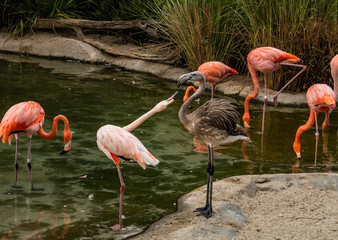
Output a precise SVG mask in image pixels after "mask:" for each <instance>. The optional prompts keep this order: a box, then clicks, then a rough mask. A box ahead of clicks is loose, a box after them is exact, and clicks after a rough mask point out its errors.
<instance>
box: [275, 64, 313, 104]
mask: <svg viewBox="0 0 338 240" xmlns="http://www.w3.org/2000/svg"><path fill="white" fill-rule="evenodd" d="M280 64H281V65H287V66H294V67H301V68H302V70H300V71H299V72H298V73H297V74H296V75H295V76H294V77H293V78H292V79H291V80H290V81H289V82H287V83H286V84H285V85H284V87H282V89H281V90H280V91H279V92H278V93H276V95H275V96H274V97H273V104H274V106H275V107H276V106H277V97H278V95H279V94H280V93H281V92H282V91H283V90H284V89H285V88H286V87H287V86H288V85H289V84H290V83H291V82H292V81H293V80H295V79H296V78H297V77H298V76H299V75H300V74H301V73H302V72H304V71H305V70H306V66H305V65H300V64H294V63H283V62H282V63H280Z"/></svg>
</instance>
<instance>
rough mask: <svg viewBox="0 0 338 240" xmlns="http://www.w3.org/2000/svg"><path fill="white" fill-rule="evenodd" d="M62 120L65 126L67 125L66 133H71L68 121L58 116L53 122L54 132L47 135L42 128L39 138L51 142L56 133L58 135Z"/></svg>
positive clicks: (65, 127)
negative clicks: (58, 127)
mask: <svg viewBox="0 0 338 240" xmlns="http://www.w3.org/2000/svg"><path fill="white" fill-rule="evenodd" d="M60 120H62V121H63V123H64V125H65V126H64V130H63V131H64V132H66V131H69V132H70V129H69V122H68V119H67V118H66V117H65V116H63V115H58V116H56V117H55V118H54V120H53V125H52V130H51V131H50V132H49V133H46V132H45V131H44V130H43V128H42V127H41V128H40V129H39V131H38V134H39V136H40V137H41V138H42V139H49V140H50V139H53V138H54V137H55V135H56V133H57V126H58V123H59V121H60Z"/></svg>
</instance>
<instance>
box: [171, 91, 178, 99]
mask: <svg viewBox="0 0 338 240" xmlns="http://www.w3.org/2000/svg"><path fill="white" fill-rule="evenodd" d="M177 98H178V92H177V91H176V92H175V93H174V95H173V96H172V97H171V99H174V101H175V100H176V99H177Z"/></svg>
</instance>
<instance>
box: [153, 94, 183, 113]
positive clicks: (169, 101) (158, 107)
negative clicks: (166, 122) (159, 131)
mask: <svg viewBox="0 0 338 240" xmlns="http://www.w3.org/2000/svg"><path fill="white" fill-rule="evenodd" d="M177 97H178V92H175V93H174V94H173V95H172V96H171V97H170V98H168V99H167V100H163V101H161V102H159V103H158V104H157V105H156V106H155V107H154V110H155V111H156V112H161V111H163V110H164V109H166V108H167V106H169V105H170V104H172V103H173V102H174V101H175V100H176V99H177Z"/></svg>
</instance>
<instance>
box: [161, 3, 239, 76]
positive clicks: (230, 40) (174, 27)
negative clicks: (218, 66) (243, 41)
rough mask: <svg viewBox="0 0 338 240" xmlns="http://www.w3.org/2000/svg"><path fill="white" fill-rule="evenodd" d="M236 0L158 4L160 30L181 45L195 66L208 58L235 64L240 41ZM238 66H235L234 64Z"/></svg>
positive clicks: (174, 43) (185, 55)
mask: <svg viewBox="0 0 338 240" xmlns="http://www.w3.org/2000/svg"><path fill="white" fill-rule="evenodd" d="M232 2H233V1H229V0H225V1H224V0H223V1H222V0H211V1H207V0H167V1H164V2H161V4H157V5H156V6H155V8H156V10H155V12H157V14H158V16H159V19H160V21H161V24H159V25H158V27H159V29H160V31H161V32H162V33H163V34H164V35H165V36H166V38H167V40H168V41H169V42H171V43H172V45H173V46H175V47H177V49H179V51H180V54H181V55H182V56H183V57H184V59H185V60H186V63H187V66H188V68H189V69H191V70H195V69H197V68H198V66H199V65H200V64H202V63H203V62H206V61H212V60H218V61H223V62H225V63H226V64H228V65H232V64H233V63H234V62H238V61H233V59H235V58H236V56H238V55H237V54H236V51H237V47H238V45H239V40H238V38H237V35H238V29H237V27H238V24H237V23H236V21H234V19H233V18H232V17H231V15H230V14H231V12H232V7H233V6H234V4H233V3H232ZM232 67H235V66H232Z"/></svg>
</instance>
